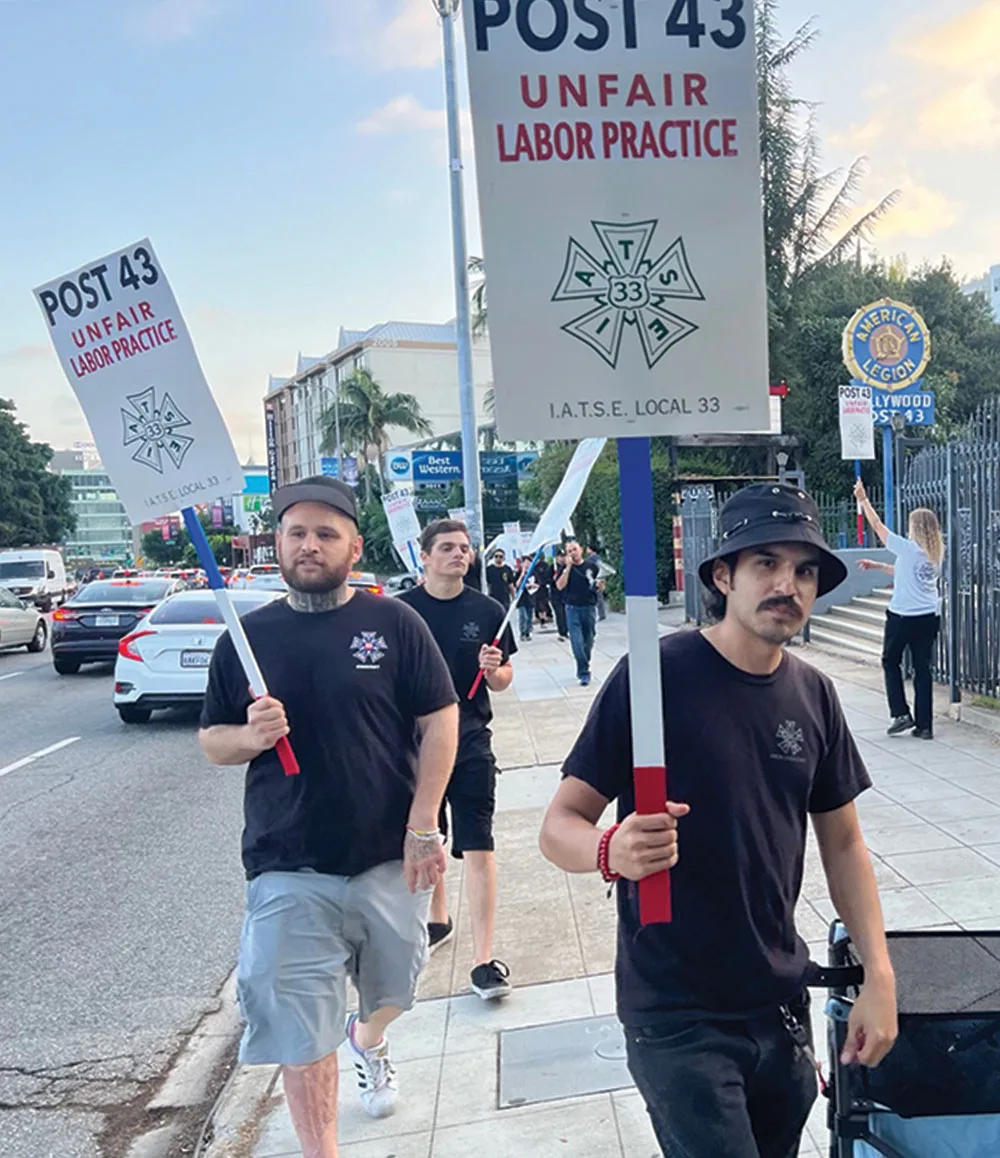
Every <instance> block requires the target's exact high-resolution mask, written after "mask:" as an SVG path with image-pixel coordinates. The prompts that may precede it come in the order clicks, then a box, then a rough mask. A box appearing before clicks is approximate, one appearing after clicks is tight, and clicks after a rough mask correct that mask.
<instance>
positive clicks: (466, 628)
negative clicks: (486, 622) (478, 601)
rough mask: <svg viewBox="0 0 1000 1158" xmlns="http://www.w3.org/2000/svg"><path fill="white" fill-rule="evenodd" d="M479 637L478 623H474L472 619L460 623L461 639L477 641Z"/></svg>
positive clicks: (471, 641) (469, 641)
mask: <svg viewBox="0 0 1000 1158" xmlns="http://www.w3.org/2000/svg"><path fill="white" fill-rule="evenodd" d="M479 638H480V630H479V624H478V623H476V621H475V620H474V619H473V620H470V621H469V622H468V623H464V624H462V639H463V640H465V642H466V643H477V642H478V641H479Z"/></svg>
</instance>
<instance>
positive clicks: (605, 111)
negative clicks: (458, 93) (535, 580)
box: [463, 0, 769, 439]
mask: <svg viewBox="0 0 1000 1158" xmlns="http://www.w3.org/2000/svg"><path fill="white" fill-rule="evenodd" d="M463 7H464V11H465V29H466V49H467V50H466V56H467V59H468V68H469V91H470V97H471V102H472V114H473V126H474V130H475V141H476V169H477V175H478V187H479V199H480V216H481V218H482V229H483V246H484V258H485V263H486V269H487V276H488V280H489V294H490V332H491V337H492V352H493V369H494V376H495V394H496V416H497V428H498V431H499V432H500V434H501V436H502V437H503V438H508V439H516V438H525V439H537V438H583V437H589V436H595V435H613V436H637V435H638V436H646V435H651V434H655V435H663V434H691V433H705V432H708V431H753V430H766V429H767V428H768V424H769V411H768V405H769V404H768V372H767V312H766V294H765V277H764V240H763V224H762V217H761V208H760V206H761V187H760V155H759V142H758V130H757V86H756V63H755V50H754V29H753V5H752V4H751V3H750V2H749V0H643V2H642V3H639V2H638V0H621V2H620V3H618V4H614V5H612V4H605V3H601V2H599V0H467V2H466V3H465V5H464V6H463Z"/></svg>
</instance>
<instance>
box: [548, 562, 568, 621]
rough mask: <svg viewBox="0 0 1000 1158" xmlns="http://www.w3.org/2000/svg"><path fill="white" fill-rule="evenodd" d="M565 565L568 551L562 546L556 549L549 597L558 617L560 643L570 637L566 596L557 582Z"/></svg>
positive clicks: (550, 578)
mask: <svg viewBox="0 0 1000 1158" xmlns="http://www.w3.org/2000/svg"><path fill="white" fill-rule="evenodd" d="M565 567H566V551H565V550H564V549H563V548H562V547H560V548H559V549H558V550H557V551H556V554H555V558H554V560H553V562H552V574H551V576H550V577H549V598H550V599H551V601H552V612H553V614H554V615H555V617H556V633H557V635H558V636H559V642H560V643H565V642H566V641H567V640H568V639H569V624H568V623H567V622H566V598H565V595H564V593H563V592H562V591H561V590H560V589H559V585H558V584H557V582H556V580H557V579H558V577H559V575H560V574H561V572H562V571H563V570H564V569H565Z"/></svg>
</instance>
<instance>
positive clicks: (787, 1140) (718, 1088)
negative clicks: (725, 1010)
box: [625, 1004, 816, 1158]
mask: <svg viewBox="0 0 1000 1158" xmlns="http://www.w3.org/2000/svg"><path fill="white" fill-rule="evenodd" d="M796 1016H797V1018H798V1019H799V1020H800V1021H801V1022H802V1023H803V1024H804V1025H805V1026H806V1027H807V1028H808V1026H809V1014H808V1005H807V1004H806V1005H804V1007H803V1006H799V1007H798V1008H797V1010H796ZM625 1039H626V1042H627V1045H628V1065H629V1070H630V1071H631V1073H632V1077H633V1078H634V1079H635V1084H636V1086H637V1087H638V1089H639V1093H640V1094H642V1097H643V1100H644V1101H645V1103H646V1110H647V1111H648V1113H649V1116H650V1119H651V1120H652V1123H653V1130H654V1131H655V1133H656V1139H657V1141H658V1142H659V1144H660V1149H661V1150H662V1151H663V1153H664V1155H666V1156H667V1158H796V1155H797V1154H798V1152H799V1141H800V1139H801V1137H802V1131H803V1129H804V1128H805V1124H806V1120H807V1119H808V1117H809V1111H810V1109H811V1108H812V1104H813V1102H814V1101H815V1100H816V1074H815V1071H814V1070H813V1068H812V1066H811V1065H810V1064H809V1062H808V1061H807V1060H806V1058H805V1057H804V1056H803V1054H802V1053H801V1052H800V1051H799V1050H798V1049H796V1047H795V1043H794V1042H793V1041H792V1039H791V1037H790V1036H789V1034H788V1031H787V1030H786V1029H785V1027H784V1025H783V1024H782V1022H781V1018H780V1015H779V1013H778V1011H777V1010H775V1012H774V1013H773V1014H770V1015H768V1016H767V1017H760V1018H754V1019H752V1020H749V1021H721V1020H713V1021H706V1020H692V1019H690V1018H688V1019H685V1018H684V1017H683V1016H681V1015H678V1018H677V1020H676V1021H671V1023H670V1024H669V1025H667V1026H657V1027H656V1028H649V1029H626V1031H625ZM810 1040H811V1033H810Z"/></svg>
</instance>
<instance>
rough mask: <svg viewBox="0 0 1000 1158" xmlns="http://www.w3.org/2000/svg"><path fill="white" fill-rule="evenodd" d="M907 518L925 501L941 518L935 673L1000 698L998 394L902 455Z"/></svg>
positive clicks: (903, 501)
mask: <svg viewBox="0 0 1000 1158" xmlns="http://www.w3.org/2000/svg"><path fill="white" fill-rule="evenodd" d="M901 506H902V511H903V516H904V524H903V526H901V528H900V531H901V533H905V519H907V518H909V514H910V512H911V511H912V510H913V509H914V508H915V507H930V508H931V509H932V510H933V511H935V512H936V514H937V516H938V518H939V519H940V520H941V525H942V529H943V531H944V534H945V542H946V545H947V554H946V558H945V574H944V576H943V595H944V606H943V612H942V621H941V627H942V630H941V635H940V637H939V639H938V650H937V655H936V657H935V678H937V679H938V680H941V681H948V682H950V684H951V688H952V699H953V700H957V699H958V698H959V697H958V688H964V689H965V690H966V691H970V692H974V693H976V694H978V695H983V696H991V697H994V698H1000V397H995V398H991V399H989V400H988V401H987V402H985V403H984V404H983V405H982V407H980V409H979V410H978V411H977V412H976V414H975V415H974V416H973V417H972V419H970V421H969V423H968V425H967V426H966V427H965V429H964V430H963V431H962V433H961V434H960V435H959V436H958V437H957V438H955V439H953V440H952V441H951V442H949V443H947V444H946V445H945V446H932V447H928V448H927V449H926V450H922V451H920V452H919V453H918V454H915V455H914V456H913V457H911V458H910V459H909V460H908V461H907V463H906V469H905V473H904V478H903V484H902V488H901Z"/></svg>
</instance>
